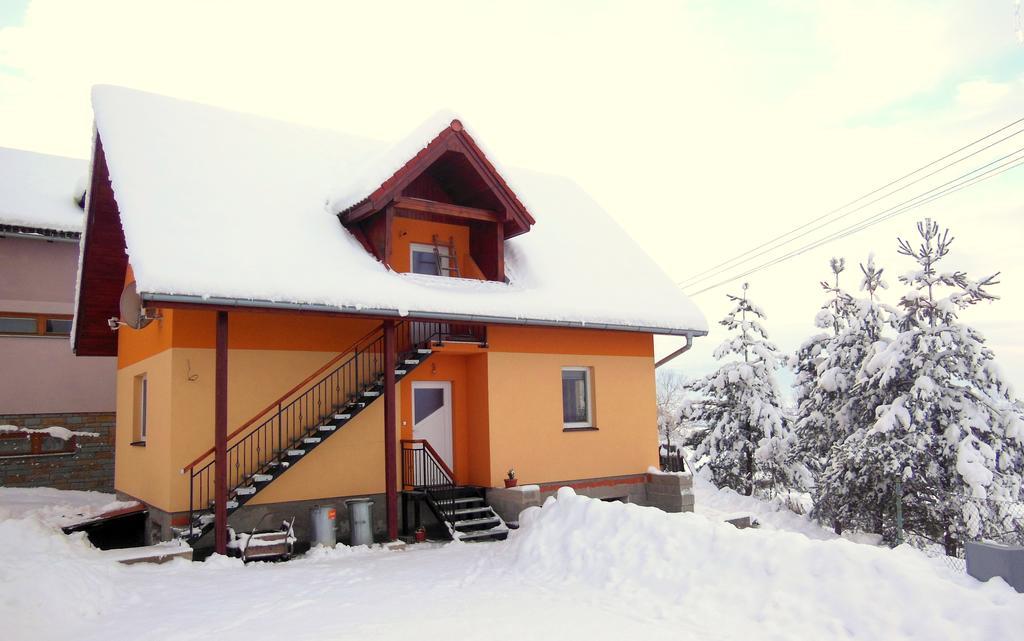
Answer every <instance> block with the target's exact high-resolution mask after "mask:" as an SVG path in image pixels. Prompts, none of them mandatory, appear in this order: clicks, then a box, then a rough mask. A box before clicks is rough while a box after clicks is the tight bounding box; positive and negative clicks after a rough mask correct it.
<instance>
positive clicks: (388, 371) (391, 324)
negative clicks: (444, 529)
mask: <svg viewBox="0 0 1024 641" xmlns="http://www.w3.org/2000/svg"><path fill="white" fill-rule="evenodd" d="M395 360H396V357H395V321H393V320H386V321H384V485H385V492H386V496H387V509H388V540H389V541H394V540H395V539H397V538H398V489H397V484H398V465H397V463H396V462H395V458H396V457H397V455H398V448H397V445H398V444H397V442H396V441H397V439H396V438H395V418H396V413H395Z"/></svg>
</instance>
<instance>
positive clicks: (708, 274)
mask: <svg viewBox="0 0 1024 641" xmlns="http://www.w3.org/2000/svg"><path fill="white" fill-rule="evenodd" d="M1022 122H1024V118H1019V119H1017V120H1015V121H1013V122H1011V123H1009V124H1007V125H1004V126H1003V127H1000V128H999V129H996V130H995V131H993V132H991V133H988V134H986V135H985V136H982V137H981V138H978V139H977V140H975V141H973V142H971V143H968V144H966V145H964V146H962V147H960V148H958V149H956V150H954V151H952V152H950V153H948V154H946V155H945V156H942V157H941V158H937V159H935V160H933V161H931V162H930V163H928V164H926V165H923V166H921V167H919V168H917V169H915V170H914V171H912V172H910V173H908V174H904V175H903V176H900V177H899V178H897V179H895V180H892V181H890V182H888V183H886V184H885V185H882V186H881V187H878V188H877V189H874V190H872V191H870V192H868V193H866V194H864V195H863V196H860V197H859V198H855V199H854V200H851V201H850V202H848V203H846V204H845V205H842V206H841V207H837V208H835V209H833V210H831V211H828V212H826V213H824V214H822V215H821V216H818V217H817V218H814V219H811V220H809V221H807V222H806V223H803V224H802V225H799V226H798V227H796V228H794V229H791V230H790V231H788V232H786V233H784V234H781V235H779V236H776V237H775V238H772V239H770V240H768V241H765V242H764V243H761V244H760V245H757V246H756V247H753V248H751V249H749V250H747V251H745V252H743V253H742V254H739V255H738V256H734V257H733V258H730V259H729V260H726V261H723V262H721V263H718V264H717V265H714V266H712V267H709V268H708V269H705V270H704V271H702V272H699V273H697V274H694V275H693V276H691V277H690V278H688V279H686V280H683V281H680V282H679V283H678V284H679V285H680V286H683V287H686V286H693V285H695V284H697V283H699V282H701V281H704V280H708V279H709V278H714V277H715V276H717V275H719V274H721V273H723V272H725V271H728V270H729V269H732V268H734V267H736V266H737V265H741V264H743V263H746V262H750V261H751V260H753V259H754V258H757V257H760V256H762V255H764V254H766V253H768V252H770V251H773V250H775V249H778V248H779V247H781V246H784V245H787V244H789V243H791V242H793V241H794V240H797V239H799V238H802V237H804V236H806V235H807V234H809V233H812V232H814V231H817V230H818V229H821V228H822V227H825V226H828V225H830V224H832V223H834V222H836V221H838V220H841V219H843V218H845V217H847V216H849V215H851V214H853V213H856V212H857V211H860V210H862V209H864V208H865V207H868V206H870V205H872V204H874V203H876V202H878V201H879V200H882V199H884V198H887V197H888V196H891V195H892V194H895V193H896V192H899V191H902V190H903V189H906V188H908V187H910V186H912V185H914V184H917V183H919V182H921V181H922V180H924V179H926V178H929V177H931V176H934V175H935V174H937V173H939V172H941V171H944V170H945V169H948V168H949V167H952V166H953V165H956V164H958V163H960V162H963V161H965V160H967V159H969V158H971V157H973V156H975V155H977V154H979V153H981V152H983V151H985V150H987V149H990V148H991V147H994V146H995V145H998V144H1000V143H1002V142H1005V141H1006V140H1008V139H1010V138H1013V137H1014V136H1017V135H1019V134H1021V133H1024V129H1019V130H1017V131H1015V132H1014V133H1012V134H1009V135H1007V136H1004V137H1003V138H1000V139H999V140H997V141H995V142H992V143H989V144H988V145H986V146H984V147H982V148H981V149H976V150H975V151H973V152H971V153H970V154H968V155H966V156H964V157H962V158H960V159H958V160H955V161H953V162H950V163H948V164H946V165H944V166H943V167H941V168H939V169H937V170H935V171H932V172H931V173H929V174H927V175H925V176H921V177H919V178H917V179H916V180H914V181H912V182H910V183H907V184H906V185H903V186H902V187H899V188H898V189H895V190H893V191H891V192H889V193H887V194H885V195H883V196H880V197H878V198H876V199H874V200H872V201H870V202H868V203H865V204H863V205H861V206H860V207H858V208H856V209H854V210H852V211H849V212H846V213H845V214H843V215H841V216H839V217H837V218H835V219H834V220H831V221H828V222H826V223H823V224H821V225H818V226H817V227H815V228H814V229H811V230H809V231H807V232H805V233H803V234H799V235H798V236H795V237H793V238H789V239H788V240H785V241H784V242H782V243H778V241H780V240H783V239H786V238H788V237H789V236H793V234H796V233H797V232H799V231H801V230H802V229H805V228H806V227H809V226H811V225H814V224H815V223H817V222H820V221H822V220H825V219H826V218H829V217H831V216H833V215H835V214H837V213H839V212H841V211H843V210H844V209H847V208H848V207H850V206H852V205H855V204H857V203H859V202H860V201H862V200H865V199H867V198H870V197H871V196H874V195H875V194H877V193H879V192H881V191H884V190H886V189H888V188H889V187H892V186H894V185H896V184H898V183H900V182H902V181H904V180H906V179H907V178H910V177H911V176H914V175H916V174H919V173H921V172H922V171H925V170H926V169H928V168H930V167H933V166H935V165H937V164H939V163H941V162H942V161H944V160H947V159H949V158H952V157H953V156H956V155H957V154H959V153H961V152H963V151H966V150H967V149H970V148H971V147H973V146H975V145H977V144H978V143H981V142H984V141H985V140H988V139H989V138H992V137H993V136H996V135H998V134H1000V133H1002V132H1004V131H1006V130H1007V129H1010V128H1012V127H1013V126H1015V125H1018V124H1020V123H1022ZM776 243H777V244H776ZM768 245H772V247H768V248H767V249H764V251H760V252H759V253H756V254H754V253H755V252H758V250H761V249H762V248H764V247H766V246H768ZM750 254H754V255H753V256H750ZM748 256H749V257H748ZM741 259H743V260H741ZM737 261H739V262H738V263H737Z"/></svg>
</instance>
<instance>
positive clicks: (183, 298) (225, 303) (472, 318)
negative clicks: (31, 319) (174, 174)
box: [140, 292, 707, 360]
mask: <svg viewBox="0 0 1024 641" xmlns="http://www.w3.org/2000/svg"><path fill="white" fill-rule="evenodd" d="M140 296H141V298H142V300H143V302H144V303H145V304H152V305H153V306H156V307H159V306H160V304H161V303H164V304H170V305H174V304H175V303H178V304H186V305H205V306H209V307H220V308H224V307H236V308H240V309H276V310H292V311H309V312H325V313H340V314H352V315H356V316H370V317H376V318H381V317H383V318H408V319H412V320H446V321H454V322H462V323H492V324H495V325H533V326H541V327H576V328H586V329H609V330H616V331H630V332H642V333H645V334H660V335H665V336H685V337H686V345H687V347H686V348H685V349H684V350H683V351H685V350H686V349H689V346H690V345H691V344H692V343H693V337H694V336H706V335H707V331H706V330H697V329H673V328H666V327H648V326H641V325H618V324H615V323H586V322H583V321H559V320H546V319H539V318H510V317H507V316H489V315H486V314H449V313H445V312H427V311H412V310H410V311H408V312H406V313H404V314H403V313H401V312H399V311H398V310H397V309H383V308H374V307H355V306H349V305H342V306H337V305H322V304H306V303H284V302H278V301H268V300H251V299H245V298H222V297H216V296H209V297H207V296H191V295H185V294H154V293H148V292H142V293H140ZM679 353H680V354H681V353H682V352H679ZM677 355H678V354H673V355H672V356H671V358H675V356H677ZM663 360H664V359H663Z"/></svg>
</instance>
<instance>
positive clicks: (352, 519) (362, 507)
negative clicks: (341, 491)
mask: <svg viewBox="0 0 1024 641" xmlns="http://www.w3.org/2000/svg"><path fill="white" fill-rule="evenodd" d="M345 506H346V507H347V508H348V525H349V532H351V533H352V545H370V544H372V543H373V525H372V519H371V516H372V512H373V499H349V500H347V501H345Z"/></svg>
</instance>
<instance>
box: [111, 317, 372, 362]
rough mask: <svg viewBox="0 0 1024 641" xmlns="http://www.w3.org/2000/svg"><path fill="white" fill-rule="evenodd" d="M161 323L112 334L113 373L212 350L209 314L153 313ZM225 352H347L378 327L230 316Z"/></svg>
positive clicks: (354, 321) (352, 321) (345, 320)
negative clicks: (167, 356)
mask: <svg viewBox="0 0 1024 641" xmlns="http://www.w3.org/2000/svg"><path fill="white" fill-rule="evenodd" d="M159 311H160V316H162V318H160V319H158V320H155V321H153V322H152V323H150V324H149V325H147V326H146V327H144V328H142V329H139V330H134V329H130V328H122V329H120V330H118V340H117V357H118V367H125V366H127V365H130V364H132V363H136V362H138V361H140V360H142V359H144V358H147V357H149V356H152V355H154V354H158V353H160V352H162V351H164V350H166V349H170V348H171V347H206V348H212V347H213V346H214V341H215V340H216V315H215V313H214V312H211V311H205V310H192V309H163V310H159ZM230 319H231V321H230V330H229V332H228V348H229V349H269V350H288V351H309V352H334V353H338V352H340V351H341V350H343V349H345V348H347V347H349V346H350V345H352V344H353V343H354V342H356V341H357V340H359V339H360V338H361V337H363V336H365V335H366V334H367V333H369V332H370V331H372V330H373V328H374V327H376V326H377V325H378V324H379V322H378V321H373V320H368V319H359V318H349V317H341V316H326V315H323V316H322V315H316V314H286V313H277V312H231V314H230Z"/></svg>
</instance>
